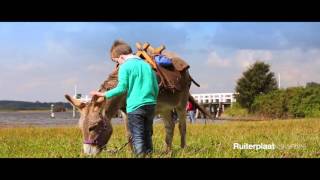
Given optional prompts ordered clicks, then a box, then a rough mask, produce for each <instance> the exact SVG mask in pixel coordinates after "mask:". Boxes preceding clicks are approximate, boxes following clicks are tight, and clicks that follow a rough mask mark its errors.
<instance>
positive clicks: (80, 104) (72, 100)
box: [64, 94, 86, 110]
mask: <svg viewBox="0 0 320 180" xmlns="http://www.w3.org/2000/svg"><path fill="white" fill-rule="evenodd" d="M64 97H65V98H66V99H67V100H68V101H69V103H70V104H72V105H73V106H75V107H76V108H78V109H80V110H81V109H83V108H84V107H85V106H86V104H85V103H83V102H81V101H80V100H78V99H75V98H73V97H71V96H69V95H68V94H66V95H64Z"/></svg>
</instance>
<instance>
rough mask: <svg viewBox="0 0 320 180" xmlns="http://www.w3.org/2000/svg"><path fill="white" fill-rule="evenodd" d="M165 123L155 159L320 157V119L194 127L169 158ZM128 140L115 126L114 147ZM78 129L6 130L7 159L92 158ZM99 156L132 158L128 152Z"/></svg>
mask: <svg viewBox="0 0 320 180" xmlns="http://www.w3.org/2000/svg"><path fill="white" fill-rule="evenodd" d="M164 134H165V133H164V128H163V124H156V125H155V126H154V136H153V142H154V149H155V152H154V154H153V157H154V158H162V157H164V158H168V157H173V158H317V157H320V119H302V120H301V119H300V120H273V121H258V122H227V123H221V124H211V123H210V124H207V125H204V124H192V125H190V124H188V126H187V145H188V146H187V147H186V148H185V149H181V148H180V136H179V131H178V127H177V126H176V129H175V136H174V142H173V152H172V154H163V153H162V150H163V149H164ZM125 142H126V138H125V134H124V127H123V125H116V126H114V133H113V135H112V137H111V140H110V141H109V144H108V149H117V148H119V147H120V146H122V145H123V144H124V143H125ZM81 143H82V140H81V132H80V130H79V129H78V128H77V127H54V128H44V127H26V128H0V157H2V158H47V157H49V158H70V157H71V158H72V157H75V158H78V157H81V158H86V157H88V156H85V155H83V154H82V144H81ZM234 143H239V144H244V143H248V144H260V143H263V144H272V143H274V145H275V149H274V150H270V149H269V150H254V149H242V150H240V149H233V144H234ZM96 157H97V158H109V157H111V158H130V157H132V155H131V152H130V151H129V149H128V148H124V149H123V150H122V151H120V152H118V153H116V154H112V153H109V152H107V151H103V152H102V153H101V154H100V155H98V156H96Z"/></svg>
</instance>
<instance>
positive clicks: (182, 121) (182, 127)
mask: <svg viewBox="0 0 320 180" xmlns="http://www.w3.org/2000/svg"><path fill="white" fill-rule="evenodd" d="M177 113H178V117H179V131H180V137H181V144H180V146H181V148H185V146H186V132H187V123H186V116H187V112H186V110H185V108H184V107H181V106H180V107H177Z"/></svg>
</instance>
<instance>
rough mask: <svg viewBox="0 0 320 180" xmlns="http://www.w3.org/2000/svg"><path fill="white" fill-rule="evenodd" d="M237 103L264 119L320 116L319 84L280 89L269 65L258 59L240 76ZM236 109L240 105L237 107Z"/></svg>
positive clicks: (313, 83) (312, 83)
mask: <svg viewBox="0 0 320 180" xmlns="http://www.w3.org/2000/svg"><path fill="white" fill-rule="evenodd" d="M235 90H236V95H235V98H236V100H237V104H238V105H239V106H240V107H241V108H244V109H246V110H247V111H248V113H249V114H252V115H257V116H261V117H265V118H301V117H320V84H319V83H316V82H309V83H307V84H306V86H298V87H288V88H283V89H279V88H278V86H277V80H276V78H275V75H274V73H273V72H271V71H270V65H269V64H266V63H264V62H262V61H256V62H255V63H254V64H252V65H251V66H250V67H249V68H248V69H247V70H246V71H245V72H243V74H242V77H241V78H239V79H238V81H237V85H236V88H235ZM235 107H236V108H237V107H238V106H235Z"/></svg>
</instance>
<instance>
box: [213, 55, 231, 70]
mask: <svg viewBox="0 0 320 180" xmlns="http://www.w3.org/2000/svg"><path fill="white" fill-rule="evenodd" d="M207 64H208V65H210V66H212V67H218V68H219V67H222V68H225V67H230V65H231V64H230V60H228V59H226V58H221V57H220V56H219V55H218V54H217V52H211V53H210V54H209V57H208V60H207Z"/></svg>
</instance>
